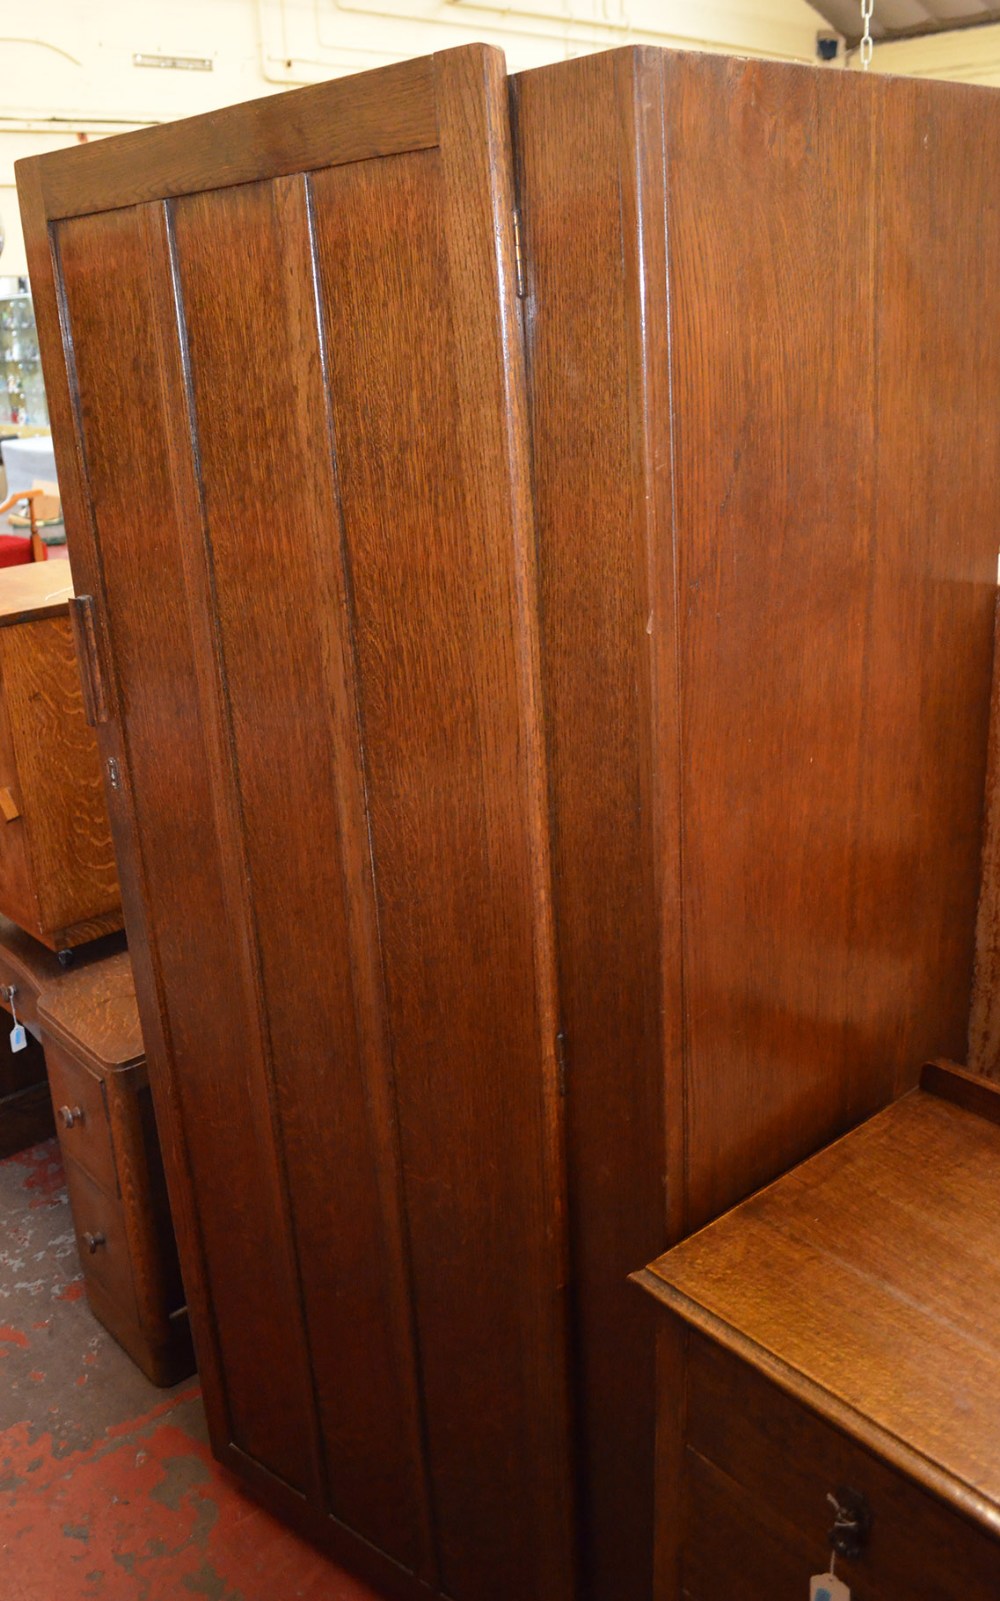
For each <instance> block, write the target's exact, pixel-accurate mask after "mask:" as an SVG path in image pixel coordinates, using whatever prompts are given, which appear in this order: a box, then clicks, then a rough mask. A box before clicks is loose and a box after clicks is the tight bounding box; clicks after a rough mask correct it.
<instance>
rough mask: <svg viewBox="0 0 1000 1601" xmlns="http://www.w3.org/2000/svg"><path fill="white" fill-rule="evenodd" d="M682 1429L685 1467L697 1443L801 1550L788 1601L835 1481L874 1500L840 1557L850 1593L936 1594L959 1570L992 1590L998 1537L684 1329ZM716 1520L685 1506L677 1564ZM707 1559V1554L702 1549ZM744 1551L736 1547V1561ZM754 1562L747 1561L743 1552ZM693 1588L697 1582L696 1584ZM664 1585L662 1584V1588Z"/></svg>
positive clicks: (812, 1551) (702, 1545) (975, 1588)
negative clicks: (687, 1343)
mask: <svg viewBox="0 0 1000 1601" xmlns="http://www.w3.org/2000/svg"><path fill="white" fill-rule="evenodd" d="M688 1394H689V1398H690V1400H689V1409H688V1418H687V1429H686V1436H687V1442H688V1447H687V1448H688V1453H689V1455H688V1472H689V1473H692V1474H696V1473H697V1471H698V1465H697V1464H696V1463H694V1462H692V1461H691V1454H693V1453H696V1454H697V1456H698V1457H700V1458H701V1459H702V1460H704V1461H707V1462H709V1463H711V1464H712V1465H713V1466H714V1467H715V1468H717V1469H719V1470H721V1471H722V1472H724V1473H725V1475H726V1476H727V1478H728V1479H730V1480H732V1481H734V1483H735V1484H736V1485H738V1486H739V1487H740V1489H741V1490H742V1491H743V1492H745V1493H746V1494H747V1495H748V1496H750V1497H752V1498H753V1500H754V1501H755V1502H757V1503H758V1504H760V1503H761V1502H764V1503H766V1505H767V1507H768V1508H770V1510H771V1511H772V1512H773V1514H774V1515H775V1516H776V1518H777V1519H779V1520H780V1522H781V1523H783V1524H784V1525H786V1527H787V1529H788V1531H789V1534H791V1533H793V1532H794V1534H795V1535H797V1536H798V1543H799V1544H800V1546H801V1548H802V1549H803V1551H805V1552H806V1553H808V1554H809V1555H810V1557H811V1560H812V1562H813V1564H814V1565H813V1567H811V1568H808V1569H806V1570H804V1571H802V1572H801V1574H800V1578H799V1585H798V1590H797V1592H794V1593H793V1595H792V1601H800V1598H801V1596H802V1595H803V1594H804V1593H806V1588H807V1585H808V1578H809V1574H810V1573H814V1572H815V1571H816V1565H817V1558H818V1557H820V1556H821V1555H822V1553H823V1551H824V1547H825V1544H826V1538H827V1534H828V1531H829V1529H830V1526H831V1509H830V1505H829V1502H828V1501H827V1496H828V1495H830V1494H835V1493H836V1491H837V1489H838V1487H839V1486H841V1485H846V1486H850V1488H852V1489H854V1490H857V1491H859V1492H860V1493H862V1494H863V1495H864V1496H865V1498H866V1500H867V1502H868V1504H869V1506H870V1507H871V1508H872V1513H873V1525H872V1534H871V1539H870V1540H869V1542H868V1543H867V1545H866V1547H865V1550H864V1552H863V1554H862V1555H861V1556H860V1557H859V1558H857V1559H855V1560H850V1559H848V1558H846V1557H842V1558H840V1559H838V1562H837V1574H838V1577H839V1578H841V1579H842V1580H843V1582H844V1583H845V1584H847V1585H848V1586H849V1587H850V1591H851V1595H852V1597H853V1596H854V1595H855V1594H861V1595H864V1594H866V1593H868V1592H869V1591H872V1590H874V1591H875V1592H876V1593H877V1594H879V1595H883V1596H899V1597H902V1596H905V1597H906V1601H939V1598H940V1597H942V1596H947V1595H949V1594H950V1593H951V1591H952V1588H953V1586H954V1584H955V1581H956V1579H957V1578H958V1577H959V1576H960V1579H961V1595H962V1597H963V1601H965V1598H968V1601H974V1598H975V1601H987V1598H989V1597H992V1596H994V1595H995V1594H996V1583H997V1576H998V1574H1000V1545H998V1543H997V1541H996V1539H994V1538H991V1537H990V1536H989V1535H988V1534H986V1533H983V1532H982V1531H981V1530H975V1529H972V1528H970V1526H969V1525H968V1523H967V1522H966V1520H965V1519H964V1518H962V1517H960V1516H959V1515H958V1514H957V1513H956V1512H954V1511H952V1510H951V1509H950V1508H948V1507H945V1506H943V1505H942V1504H941V1502H940V1501H938V1500H937V1499H936V1498H935V1497H934V1496H931V1495H928V1494H927V1493H926V1492H925V1491H922V1490H919V1489H916V1488H915V1487H914V1486H913V1485H912V1484H910V1483H909V1482H908V1481H907V1480H906V1479H904V1478H902V1477H901V1476H900V1475H899V1474H898V1473H896V1472H895V1471H894V1470H893V1469H892V1468H889V1467H887V1466H886V1465H885V1463H884V1462H881V1461H879V1459H878V1457H876V1456H873V1455H872V1454H871V1453H870V1452H868V1451H866V1450H864V1449H862V1448H861V1447H859V1446H858V1444H857V1442H856V1441H854V1440H852V1439H851V1438H850V1437H849V1436H848V1435H846V1434H843V1433H841V1431H840V1430H838V1429H834V1428H832V1427H831V1426H830V1425H829V1424H827V1423H824V1422H822V1421H821V1420H820V1419H819V1418H817V1417H815V1416H814V1415H813V1414H812V1413H810V1412H809V1411H807V1410H806V1409H804V1408H803V1407H801V1406H800V1405H799V1404H798V1403H797V1402H796V1401H794V1400H793V1399H792V1398H791V1397H790V1396H788V1395H786V1394H784V1393H783V1392H782V1391H781V1390H779V1389H777V1388H776V1387H775V1386H774V1385H773V1384H771V1383H770V1382H769V1381H767V1380H766V1379H764V1378H762V1377H761V1375H760V1374H758V1373H755V1372H754V1371H753V1369H752V1368H750V1367H748V1366H747V1365H746V1364H745V1363H743V1362H741V1361H739V1360H738V1359H737V1358H736V1357H734V1356H733V1355H732V1354H731V1353H729V1352H727V1351H724V1350H722V1349H721V1348H720V1347H719V1346H717V1345H715V1344H713V1343H712V1342H711V1341H709V1340H706V1339H705V1338H704V1337H703V1336H700V1335H694V1334H692V1336H691V1347H690V1370H689V1374H688ZM718 1527H719V1525H718V1524H717V1523H716V1524H712V1523H706V1522H703V1521H701V1520H699V1519H697V1518H692V1521H691V1523H690V1524H689V1526H688V1537H687V1547H686V1558H685V1574H686V1576H688V1575H690V1573H691V1568H692V1566H693V1565H695V1564H697V1563H698V1562H699V1561H703V1560H705V1557H704V1553H710V1552H712V1551H713V1550H719V1549H724V1548H726V1547H731V1546H732V1545H733V1544H734V1543H735V1542H734V1541H733V1539H732V1535H731V1533H730V1535H729V1537H728V1538H727V1539H725V1540H719V1539H718V1538H717V1536H716V1535H715V1531H717V1530H718ZM709 1560H711V1557H709ZM745 1560H746V1553H744V1561H745ZM748 1565H749V1566H752V1567H756V1566H758V1563H757V1561H754V1562H752V1563H749V1564H748ZM699 1588H701V1586H699ZM665 1593H666V1592H665Z"/></svg>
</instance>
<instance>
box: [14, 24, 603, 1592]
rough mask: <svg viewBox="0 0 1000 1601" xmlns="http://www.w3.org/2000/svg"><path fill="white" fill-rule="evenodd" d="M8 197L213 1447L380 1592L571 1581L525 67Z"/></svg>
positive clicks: (440, 61) (191, 137)
mask: <svg viewBox="0 0 1000 1601" xmlns="http://www.w3.org/2000/svg"><path fill="white" fill-rule="evenodd" d="M19 176H20V182H21V185H22V191H23V196H24V208H25V215H26V227H27V232H28V236H29V241H30V250H31V273H32V287H33V291H34V294H35V299H36V306H37V312H38V321H39V329H40V336H41V340H42V344H43V351H44V358H45V371H46V380H47V384H48V387H49V390H50V396H51V404H52V414H53V419H54V434H55V438H56V446H57V451H58V460H59V471H60V479H61V482H62V483H63V485H64V488H65V492H66V502H67V522H68V529H69V540H70V550H71V556H72V560H73V565H74V576H75V579H76V585H77V591H78V593H83V594H86V595H89V596H91V597H92V599H91V602H90V612H91V616H90V619H89V620H90V622H91V623H92V626H93V640H94V656H95V664H96V671H97V674H98V681H97V683H96V688H95V699H96V701H97V703H98V705H100V703H101V701H102V699H103V700H104V702H105V703H106V718H107V721H106V722H105V724H104V726H103V729H102V741H103V752H104V755H105V759H106V761H107V764H108V769H109V773H110V775H111V790H110V798H111V806H112V811H113V814H114V821H115V827H116V839H117V843H118V847H119V851H120V855H121V863H122V870H123V878H124V882H125V886H126V887H125V894H126V900H127V918H128V926H129V931H130V935H131V939H132V947H133V952H134V955H135V960H136V968H137V980H138V984H139V989H140V994H141V1000H142V1013H143V1025H144V1031H145V1034H146V1038H147V1044H148V1047H149V1053H150V1057H151V1071H152V1074H153V1077H154V1087H155V1090H156V1095H157V1110H158V1114H159V1119H160V1124H161V1128H163V1129H164V1131H165V1137H166V1146H167V1158H168V1167H169V1170H170V1179H171V1189H172V1194H173V1198H174V1202H175V1206H176V1208H177V1210H178V1213H179V1223H180V1225H181V1230H180V1232H181V1238H182V1246H183V1255H184V1268H185V1275H186V1280H187V1283H188V1287H189V1294H190V1297H191V1300H192V1304H193V1313H194V1325H195V1330H196V1335H197V1341H198V1351H199V1358H200V1362H201V1366H202V1371H203V1376H204V1379H205V1393H206V1404H207V1406H208V1409H209V1415H210V1420H211V1426H212V1436H213V1442H214V1445H215V1448H216V1450H217V1452H218V1453H219V1454H220V1455H221V1456H222V1457H223V1458H224V1459H225V1460H226V1461H228V1462H229V1463H230V1464H231V1465H235V1466H237V1467H239V1468H241V1469H242V1470H243V1471H244V1472H245V1473H246V1474H247V1476H248V1477H250V1478H251V1479H252V1480H253V1481H254V1482H255V1483H256V1484H257V1485H258V1486H261V1487H263V1488H264V1489H265V1490H266V1492H267V1493H268V1494H269V1496H270V1499H271V1501H272V1503H273V1504H274V1505H276V1506H278V1507H281V1508H283V1509H284V1510H285V1511H286V1513H288V1514H290V1515H292V1516H296V1517H298V1518H299V1519H300V1520H302V1521H304V1522H305V1523H306V1526H307V1527H309V1528H310V1529H311V1531H312V1532H313V1533H317V1532H318V1533H320V1534H321V1537H323V1538H326V1539H327V1541H328V1542H331V1543H332V1544H333V1545H334V1546H335V1548H337V1549H338V1550H340V1552H341V1554H342V1555H346V1556H347V1557H348V1558H349V1560H352V1561H353V1563H354V1565H355V1566H356V1567H357V1568H359V1570H361V1571H364V1572H366V1573H368V1574H369V1575H370V1576H372V1577H374V1578H376V1579H377V1580H378V1581H379V1582H380V1583H382V1584H383V1585H384V1586H385V1587H386V1588H388V1589H389V1590H390V1591H392V1590H393V1588H394V1587H397V1588H398V1589H399V1593H401V1594H406V1593H408V1590H407V1581H406V1579H405V1575H406V1574H407V1573H412V1574H416V1575H417V1576H418V1577H419V1579H421V1580H423V1581H424V1582H425V1583H427V1584H429V1585H430V1586H432V1588H434V1589H439V1590H441V1591H443V1592H445V1593H447V1594H448V1595H449V1596H451V1597H454V1598H455V1601H462V1598H464V1597H469V1598H477V1601H479V1598H482V1601H492V1598H496V1601H500V1598H501V1597H503V1598H505V1601H506V1598H507V1597H510V1596H512V1595H517V1596H518V1597H525V1598H533V1597H537V1598H538V1601H541V1598H542V1597H543V1596H544V1597H545V1598H549V1597H553V1596H554V1597H559V1596H567V1595H569V1594H570V1590H571V1575H572V1557H571V1538H570V1510H569V1484H570V1470H569V1463H568V1425H567V1403H566V1387H567V1383H566V1374H565V1362H566V1358H565V1328H564V1308H563V1304H562V1285H563V1280H564V1245H563V1206H562V1198H561V1197H562V1175H561V1165H560V1136H559V1122H558V1098H557V1090H556V1084H555V1059H554V1053H555V1036H556V1029H557V1024H556V1019H555V1001H554V967H553V956H552V937H551V929H550V915H549V900H548V893H549V892H548V863H547V857H546V831H545V809H544V808H545V777H544V772H543V767H542V755H541V748H540V744H541V742H540V738H539V731H538V724H537V691H536V676H537V644H536V641H535V638H534V631H533V630H534V621H533V618H534V598H533V582H534V580H533V572H532V543H533V542H532V534H531V528H530V518H529V503H528V493H527V476H526V445H525V433H524V420H523V415H522V404H523V373H522V369H521V365H520V354H519V342H518V339H517V337H516V331H515V330H516V324H515V305H514V299H513V296H514V292H515V287H514V276H513V237H512V235H513V225H512V200H511V191H510V153H509V147H508V139H507V124H506V93H505V82H504V77H503V62H502V58H501V57H500V56H499V55H497V54H496V53H495V52H492V51H489V50H486V49H482V48H479V47H476V48H472V49H468V50H461V51H455V52H450V53H447V54H445V55H443V56H440V57H434V58H431V59H430V60H428V61H423V62H415V63H409V64H407V65H405V66H400V67H393V68H388V69H385V70H383V71H380V72H377V73H370V74H366V75H364V76H363V77H360V78H357V79H349V80H343V81H341V82H338V83H332V84H327V85H323V86H320V87H318V88H315V89H309V90H303V91H300V92H297V93H295V94H291V95H287V96H278V97H275V98H274V99H272V100H268V101H262V102H258V103H255V104H251V105H249V106H240V107H235V108H232V109H231V110H229V111H225V112H220V113H218V114H213V115H212V116H210V117H205V118H198V119H195V120H194V121H192V122H190V123H181V124H176V125H174V126H172V127H165V128H160V129H157V130H155V131H153V132H150V133H144V134H139V135H132V136H127V137H126V138H123V139H118V140H110V141H108V142H107V143H105V144H102V145H97V146H88V147H85V148H81V149H79V150H76V151H72V152H69V153H68V154H67V155H64V156H57V157H52V158H42V159H40V160H38V161H35V162H32V163H28V164H26V165H25V166H23V167H22V169H21V172H20V175H19ZM348 1535H356V1536H360V1537H361V1538H360V1539H359V1540H356V1541H353V1542H352V1541H351V1540H350V1539H349V1538H348ZM380 1554H381V1555H380ZM386 1558H388V1559H391V1561H387V1560H385V1559H386Z"/></svg>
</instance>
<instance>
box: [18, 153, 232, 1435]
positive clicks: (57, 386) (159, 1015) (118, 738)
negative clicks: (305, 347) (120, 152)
mask: <svg viewBox="0 0 1000 1601" xmlns="http://www.w3.org/2000/svg"><path fill="white" fill-rule="evenodd" d="M29 185H30V188H29ZM19 189H20V192H21V195H22V200H23V199H24V196H25V191H26V190H27V191H28V194H29V195H30V199H29V201H28V204H27V206H26V211H27V223H26V228H25V234H26V239H28V240H30V246H31V253H30V258H29V267H30V271H31V277H32V283H33V286H34V299H35V304H36V320H37V321H38V322H39V324H40V325H41V327H42V328H43V329H44V327H45V325H46V323H47V321H48V318H49V316H50V315H51V314H52V313H53V312H54V313H55V316H56V318H57V321H58V332H59V336H60V337H59V343H60V345H61V348H62V351H63V356H64V364H63V365H61V366H58V367H57V366H56V363H55V362H54V360H53V356H52V349H53V347H52V346H51V345H49V344H47V343H46V342H45V340H44V336H43V340H42V343H43V346H44V348H45V349H46V350H47V352H48V359H49V366H48V367H47V369H46V371H45V385H46V393H47V395H48V397H49V407H50V411H51V412H52V413H53V415H54V417H55V418H56V419H57V421H58V422H61V423H62V428H61V429H60V428H58V427H57V428H54V430H53V433H54V436H56V435H58V438H59V442H60V446H61V449H60V452H59V461H58V466H59V472H60V483H61V484H62V485H63V496H64V499H65V501H66V503H67V510H68V511H69V513H70V519H71V521H72V519H73V518H74V516H77V515H78V516H79V518H80V521H81V532H82V529H83V527H85V528H86V531H87V540H88V543H87V547H86V549H85V550H83V549H81V548H80V547H79V546H74V549H73V554H72V556H71V564H79V563H80V562H81V557H82V558H83V559H84V561H85V563H86V566H87V567H88V568H90V569H91V572H90V574H89V575H88V578H89V587H90V588H92V589H93V590H94V591H95V593H96V594H98V595H99V596H100V610H101V614H102V616H103V617H104V618H106V617H107V615H108V597H107V581H106V576H105V571H104V558H103V554H102V551H101V545H100V541H99V540H98V538H97V517H96V511H95V508H94V502H93V495H92V493H91V487H90V474H89V470H88V466H87V449H86V441H85V438H84V431H83V419H82V413H81V403H80V388H79V379H78V375H77V367H76V352H75V346H74V341H73V328H72V319H71V317H70V312H69V306H68V303H67V298H66V289H65V283H64V279H63V272H62V266H61V261H60V252H59V240H58V235H57V231H56V228H55V227H54V226H53V225H51V224H50V223H49V222H48V221H47V219H46V218H45V216H44V212H43V210H42V202H41V199H40V197H39V195H38V193H37V190H38V177H37V172H36V171H35V170H34V169H33V170H32V175H31V177H30V178H24V177H22V178H21V179H20V180H19ZM39 286H42V288H43V289H44V290H48V289H50V290H51V295H48V294H44V293H43V294H40V293H39ZM60 413H61V414H62V415H61V416H60ZM67 441H71V442H72V449H73V456H72V457H71V458H70V460H69V461H68V462H67V460H66V443H67ZM57 448H58V447H57ZM75 572H76V566H75V565H74V577H75ZM97 641H98V650H99V652H100V653H101V659H102V666H103V671H104V683H105V685H106V686H110V693H109V696H108V698H109V702H110V707H109V710H110V719H109V722H108V723H107V724H104V725H102V727H101V728H100V730H99V735H100V736H101V737H102V738H101V751H102V756H103V755H106V753H107V749H108V745H109V744H110V745H112V748H113V749H114V751H115V753H116V756H117V759H118V762H119V766H120V771H121V774H122V779H123V781H124V782H123V785H122V789H121V792H120V798H119V801H118V807H122V808H127V810H128V827H127V828H125V827H124V826H122V824H121V821H120V817H119V815H118V807H116V805H115V804H114V802H113V801H112V800H111V799H110V797H109V810H110V813H111V820H112V824H113V825H114V824H115V823H116V822H117V823H118V825H119V826H118V828H117V829H116V830H115V835H116V846H117V854H118V860H119V872H120V874H121V878H122V889H123V899H125V900H131V906H130V911H129V919H128V921H129V930H130V934H131V936H132V943H131V946H130V953H131V957H132V961H133V964H134V966H136V967H137V968H138V967H139V965H140V964H142V965H143V966H145V965H147V964H148V969H149V973H150V978H151V983H150V984H148V985H142V984H141V983H138V984H137V986H136V988H137V997H138V999H139V1001H140V1012H141V1020H142V1025H143V1038H144V1043H145V1046H146V1054H147V1058H150V1057H151V1058H153V1059H154V1061H156V1062H157V1063H158V1065H159V1066H160V1067H161V1069H162V1085H163V1088H162V1090H161V1094H162V1095H163V1096H164V1098H165V1099H166V1100H167V1103H168V1106H169V1113H170V1116H169V1119H163V1120H162V1121H163V1124H164V1128H163V1134H161V1138H162V1137H163V1136H164V1135H166V1134H169V1137H170V1140H171V1154H172V1158H173V1162H174V1164H175V1166H176V1169H177V1171H179V1172H180V1173H181V1174H182V1175H183V1178H184V1185H183V1188H182V1189H181V1190H178V1187H177V1186H176V1185H175V1186H174V1187H173V1188H172V1190H171V1204H172V1206H173V1208H174V1210H175V1212H176V1213H177V1214H178V1216H179V1218H180V1219H181V1220H182V1222H183V1224H184V1226H185V1228H186V1231H187V1234H188V1237H189V1240H190V1248H191V1249H193V1251H194V1253H195V1255H196V1258H197V1262H198V1266H199V1271H198V1274H197V1277H196V1279H195V1281H194V1282H193V1283H192V1284H191V1285H190V1286H187V1285H186V1286H185V1290H186V1294H187V1296H188V1300H189V1301H193V1302H194V1303H195V1304H196V1305H197V1306H198V1307H199V1309H200V1313H201V1315H200V1317H199V1318H198V1319H197V1322H198V1324H199V1328H198V1333H197V1340H198V1350H197V1355H198V1362H199V1366H200V1367H204V1365H205V1363H206V1360H207V1359H208V1358H210V1362H211V1375H212V1378H213V1379H214V1383H209V1384H208V1385H206V1393H205V1410H206V1414H207V1417H208V1422H209V1427H210V1430H211V1433H212V1436H213V1440H214V1441H215V1443H216V1445H217V1446H220V1445H221V1444H222V1439H223V1436H225V1437H226V1438H227V1439H228V1438H231V1436H232V1431H233V1421H232V1410H231V1403H230V1397H229V1389H228V1385H227V1383H226V1376H225V1367H224V1364H223V1361H222V1353H221V1348H220V1345H219V1339H218V1323H217V1319H216V1315H215V1311H214V1306H213V1296H212V1286H211V1279H210V1277H209V1274H208V1272H207V1267H206V1261H207V1258H206V1253H205V1238H204V1231H203V1225H202V1220H201V1216H200V1212H199V1207H198V1197H197V1190H196V1187H195V1184H194V1175H193V1170H192V1167H191V1160H190V1154H189V1148H188V1144H187V1140H186V1138H185V1136H184V1128H185V1118H184V1111H183V1107H182V1104H181V1101H180V1098H179V1096H178V1093H177V1085H176V1081H175V1077H174V1073H173V1068H172V1063H173V1059H174V1047H173V1041H172V1030H171V1026H170V1019H169V1014H168V1012H167V1008H166V1005H165V1001H164V994H165V985H164V977H163V968H162V962H161V956H160V951H159V949H158V946H157V941H156V937H155V934H154V932H153V930H152V928H151V927H150V925H149V922H148V920H147V918H146V917H145V915H144V914H143V909H144V908H145V906H147V905H148V904H149V889H148V875H147V866H146V861H145V854H144V851H143V846H142V839H141V835H140V832H139V829H138V827H137V823H136V817H135V810H134V803H133V798H132V797H133V784H132V753H131V748H130V740H129V736H128V731H127V728H126V723H125V719H124V717H123V715H122V689H121V684H120V682H119V678H118V673H117V668H116V666H115V664H114V661H113V657H112V654H111V652H110V651H109V650H108V648H107V642H106V640H105V637H104V631H103V629H102V630H98V631H97ZM123 851H124V852H126V853H127V859H128V861H129V864H130V866H131V868H132V872H133V874H134V880H135V883H134V894H133V895H132V896H131V897H130V896H129V895H128V890H129V888H130V887H131V885H130V883H129V875H128V874H126V873H125V872H124V871H123V870H122V853H123ZM137 928H141V930H142V934H143V940H142V942H141V943H140V942H139V941H137V940H136V938H135V932H136V929H137ZM150 997H155V1001H156V1009H155V1014H154V1013H153V1010H152V1008H151V1006H150ZM154 1015H155V1023H156V1037H155V1039H154V1043H153V1044H152V1045H150V1041H149V1035H150V1022H151V1021H152V1020H153V1018H154ZM206 1344H207V1349H206Z"/></svg>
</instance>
